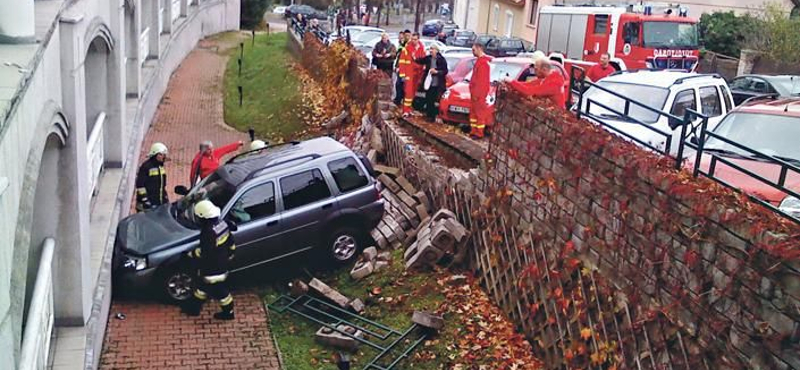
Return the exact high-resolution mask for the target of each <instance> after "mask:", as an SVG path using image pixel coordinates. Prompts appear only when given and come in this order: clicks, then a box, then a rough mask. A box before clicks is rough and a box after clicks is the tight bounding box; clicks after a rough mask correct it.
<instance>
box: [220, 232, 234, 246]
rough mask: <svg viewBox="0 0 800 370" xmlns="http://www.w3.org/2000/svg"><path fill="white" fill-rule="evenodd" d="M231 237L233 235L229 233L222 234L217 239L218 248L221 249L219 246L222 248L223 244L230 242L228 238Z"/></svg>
mask: <svg viewBox="0 0 800 370" xmlns="http://www.w3.org/2000/svg"><path fill="white" fill-rule="evenodd" d="M230 235H231V233H229V232H227V233H225V234H222V235H220V236H219V237H218V238H217V247H219V246H220V245H222V244H225V242H226V241H228V237H229V236H230Z"/></svg>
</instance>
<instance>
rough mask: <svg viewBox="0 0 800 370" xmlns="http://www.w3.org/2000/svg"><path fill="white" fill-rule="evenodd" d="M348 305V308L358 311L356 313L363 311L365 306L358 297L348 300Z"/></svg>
mask: <svg viewBox="0 0 800 370" xmlns="http://www.w3.org/2000/svg"><path fill="white" fill-rule="evenodd" d="M349 306H350V309H351V310H353V312H355V313H358V314H362V313H364V310H365V309H366V307H364V302H363V301H361V299H360V298H356V299H354V300H352V301H350V304H349Z"/></svg>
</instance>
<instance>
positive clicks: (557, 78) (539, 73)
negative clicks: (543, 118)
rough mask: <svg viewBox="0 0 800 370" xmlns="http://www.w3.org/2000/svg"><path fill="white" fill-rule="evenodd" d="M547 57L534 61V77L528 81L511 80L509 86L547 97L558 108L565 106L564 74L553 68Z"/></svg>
mask: <svg viewBox="0 0 800 370" xmlns="http://www.w3.org/2000/svg"><path fill="white" fill-rule="evenodd" d="M555 68H556V67H554V66H553V64H552V62H551V61H550V60H548V59H537V60H536V61H535V62H534V69H535V73H536V79H534V80H532V81H529V82H521V81H511V82H510V83H509V87H510V88H511V89H512V90H515V91H517V92H519V93H520V94H523V95H527V96H536V97H540V98H547V99H549V100H550V102H552V103H553V104H555V105H556V106H557V107H559V108H562V109H563V108H565V103H566V96H565V95H564V82H565V80H564V76H562V75H561V72H560V71H556V70H555Z"/></svg>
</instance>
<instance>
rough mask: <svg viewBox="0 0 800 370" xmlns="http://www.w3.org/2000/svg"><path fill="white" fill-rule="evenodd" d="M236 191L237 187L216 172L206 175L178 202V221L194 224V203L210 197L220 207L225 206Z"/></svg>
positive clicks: (189, 224)
mask: <svg viewBox="0 0 800 370" xmlns="http://www.w3.org/2000/svg"><path fill="white" fill-rule="evenodd" d="M235 192H236V187H235V186H233V185H231V184H230V183H228V182H227V181H225V180H223V179H222V178H221V177H220V176H219V175H218V174H217V173H216V172H214V173H213V174H211V175H210V176H208V177H206V178H205V179H203V181H201V182H200V183H199V184H197V186H195V187H194V188H193V189H192V191H191V192H189V194H188V195H186V196H185V197H184V198H183V199H181V201H180V202H178V210H177V217H178V221H179V222H180V223H182V224H184V225H188V226H194V225H196V224H197V223H196V222H195V219H194V204H195V203H196V202H197V201H199V200H201V199H208V200H210V201H211V203H214V205H216V206H217V207H219V208H220V209H222V208H224V207H225V205H226V204H228V201H230V200H231V197H233V194H234V193H235Z"/></svg>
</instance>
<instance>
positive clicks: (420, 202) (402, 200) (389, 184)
mask: <svg viewBox="0 0 800 370" xmlns="http://www.w3.org/2000/svg"><path fill="white" fill-rule="evenodd" d="M374 168H375V171H376V172H378V173H380V175H379V176H378V181H380V183H381V184H382V185H383V190H382V191H381V196H382V197H383V199H384V200H385V201H386V203H385V204H386V214H385V215H384V216H383V219H382V220H381V222H380V223H379V224H378V226H377V227H376V228H375V229H373V230H372V232H371V233H370V235H371V236H372V238H373V239H374V240H375V243H376V244H377V246H378V248H380V249H388V248H392V249H397V248H400V246H402V245H403V244H404V243H405V242H406V240H407V238H409V234H408V232H407V231H410V230H413V229H416V228H417V227H419V225H420V223H421V222H422V220H425V219H426V218H428V210H429V209H430V206H431V204H430V201H429V199H428V196H427V195H425V193H424V192H421V191H417V189H415V188H414V186H413V185H411V183H410V182H408V180H407V179H406V178H405V177H403V176H401V175H400V170H398V169H397V168H394V167H387V166H381V165H375V166H374Z"/></svg>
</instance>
